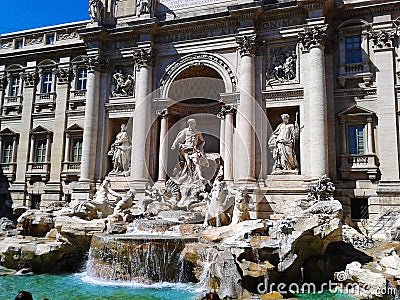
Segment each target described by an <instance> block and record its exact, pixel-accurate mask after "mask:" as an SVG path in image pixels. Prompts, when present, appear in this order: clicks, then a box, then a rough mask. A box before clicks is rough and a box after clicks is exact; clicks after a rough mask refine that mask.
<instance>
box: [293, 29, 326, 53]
mask: <svg viewBox="0 0 400 300" xmlns="http://www.w3.org/2000/svg"><path fill="white" fill-rule="evenodd" d="M327 27H328V26H327V25H322V26H313V27H307V28H304V31H303V32H300V33H299V34H298V40H299V43H300V44H302V46H303V51H310V49H312V48H315V47H324V46H325V42H326V37H327V34H326V31H327Z"/></svg>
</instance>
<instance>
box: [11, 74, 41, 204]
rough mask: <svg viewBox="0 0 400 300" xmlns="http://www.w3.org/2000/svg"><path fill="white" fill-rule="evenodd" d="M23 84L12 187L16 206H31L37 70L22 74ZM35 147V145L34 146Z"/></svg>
mask: <svg viewBox="0 0 400 300" xmlns="http://www.w3.org/2000/svg"><path fill="white" fill-rule="evenodd" d="M20 76H21V79H22V80H21V82H23V89H22V91H21V89H20V93H22V99H23V106H22V112H21V121H20V128H23V130H21V131H20V136H19V144H18V152H17V168H16V174H15V175H16V176H15V182H14V183H13V186H12V187H11V189H10V190H11V191H13V193H14V195H16V197H15V199H13V200H14V204H16V205H29V204H28V203H25V191H26V183H25V174H26V170H27V166H28V160H29V157H30V149H29V148H30V147H29V145H30V130H31V124H32V107H33V101H34V95H35V88H36V84H37V79H38V74H37V71H36V69H27V70H25V71H24V72H23V73H21V74H20ZM32 147H33V145H32Z"/></svg>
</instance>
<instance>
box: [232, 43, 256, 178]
mask: <svg viewBox="0 0 400 300" xmlns="http://www.w3.org/2000/svg"><path fill="white" fill-rule="evenodd" d="M236 42H237V43H238V51H239V54H240V57H241V62H240V83H239V86H240V103H239V105H238V108H237V115H236V120H237V121H236V139H235V143H236V145H235V149H236V151H237V156H236V154H235V157H237V158H240V159H238V162H237V164H235V167H236V168H237V169H236V171H235V174H236V176H237V181H238V182H239V183H240V182H242V183H245V182H248V181H255V128H254V124H255V104H256V100H255V62H254V59H255V52H256V49H257V43H256V37H255V35H248V36H240V37H237V38H236Z"/></svg>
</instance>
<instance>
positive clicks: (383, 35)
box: [369, 29, 396, 50]
mask: <svg viewBox="0 0 400 300" xmlns="http://www.w3.org/2000/svg"><path fill="white" fill-rule="evenodd" d="M369 35H370V38H371V40H372V42H373V44H374V48H375V50H377V49H387V48H392V47H393V41H394V38H395V36H396V31H395V30H392V29H388V30H384V29H382V30H379V31H372V32H370V33H369Z"/></svg>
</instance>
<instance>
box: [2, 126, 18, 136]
mask: <svg viewBox="0 0 400 300" xmlns="http://www.w3.org/2000/svg"><path fill="white" fill-rule="evenodd" d="M0 135H18V133H17V132H15V131H14V130H11V129H10V128H8V127H7V128H4V129H3V130H2V131H0Z"/></svg>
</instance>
